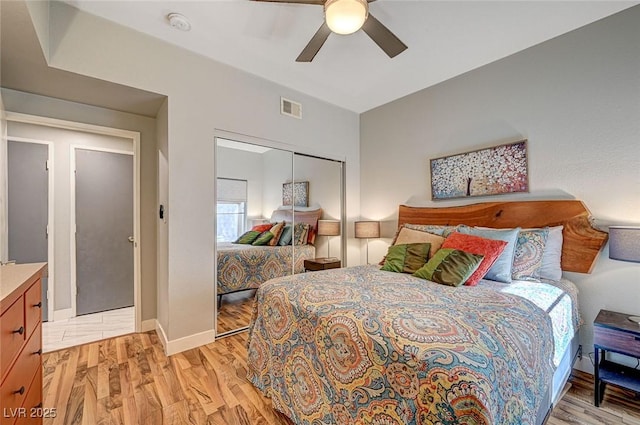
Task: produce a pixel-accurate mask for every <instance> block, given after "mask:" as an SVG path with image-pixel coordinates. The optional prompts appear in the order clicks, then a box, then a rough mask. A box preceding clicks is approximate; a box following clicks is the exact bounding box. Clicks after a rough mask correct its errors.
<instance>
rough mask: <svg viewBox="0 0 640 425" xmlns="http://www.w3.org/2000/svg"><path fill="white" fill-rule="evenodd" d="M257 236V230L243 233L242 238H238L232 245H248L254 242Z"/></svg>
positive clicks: (258, 234) (258, 233)
mask: <svg viewBox="0 0 640 425" xmlns="http://www.w3.org/2000/svg"><path fill="white" fill-rule="evenodd" d="M258 236H260V232H258V231H257V230H249V231H248V232H245V233H243V234H242V236H240V237H239V238H238V239H237V240H236V241H235V242H234V243H241V244H245V245H249V244H251V243H252V242H253V241H255V240H256V239H257V238H258Z"/></svg>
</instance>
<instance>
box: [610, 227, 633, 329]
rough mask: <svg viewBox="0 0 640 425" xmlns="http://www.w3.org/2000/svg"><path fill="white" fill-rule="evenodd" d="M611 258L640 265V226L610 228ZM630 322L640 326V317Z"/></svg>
mask: <svg viewBox="0 0 640 425" xmlns="http://www.w3.org/2000/svg"><path fill="white" fill-rule="evenodd" d="M609 258H611V259H612V260H620V261H630V262H633V263H640V226H609ZM629 320H631V321H632V322H636V323H638V324H640V316H631V317H629Z"/></svg>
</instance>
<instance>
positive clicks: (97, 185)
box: [72, 147, 135, 316]
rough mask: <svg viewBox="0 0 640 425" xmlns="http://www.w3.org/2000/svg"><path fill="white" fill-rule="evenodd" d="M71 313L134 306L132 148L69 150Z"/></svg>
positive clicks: (86, 312)
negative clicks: (71, 167)
mask: <svg viewBox="0 0 640 425" xmlns="http://www.w3.org/2000/svg"><path fill="white" fill-rule="evenodd" d="M73 155H74V160H75V172H74V183H75V190H74V192H73V194H74V195H75V199H74V204H75V205H72V208H75V216H74V218H75V250H74V252H72V255H73V254H75V258H74V260H75V261H74V263H75V283H76V293H75V298H76V315H78V316H79V315H86V314H91V313H98V312H103V311H107V310H115V309H120V308H124V307H131V306H133V305H134V243H135V240H134V237H133V218H134V214H133V208H134V206H133V204H134V194H133V188H134V184H133V183H134V166H133V154H132V153H131V152H117V151H105V150H99V149H95V148H91V149H88V148H80V147H75V148H74V149H73Z"/></svg>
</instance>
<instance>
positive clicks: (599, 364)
mask: <svg viewBox="0 0 640 425" xmlns="http://www.w3.org/2000/svg"><path fill="white" fill-rule="evenodd" d="M629 316H630V315H629V314H623V313H616V312H614V311H608V310H600V313H598V316H597V317H596V320H594V322H593V347H594V352H595V358H594V360H595V370H594V378H595V379H594V385H595V387H594V404H595V405H596V407H598V406H599V405H600V403H601V402H602V399H603V397H604V389H605V385H606V384H613V385H617V386H619V387H624V388H626V389H629V390H632V391H635V392H636V393H640V370H638V369H634V368H631V367H627V366H623V365H620V364H618V363H614V362H612V361H610V360H607V359H606V352H607V351H610V352H613V353H618V354H623V355H625V356H630V357H634V358H636V359H640V325H638V323H636V322H632V321H631V320H629Z"/></svg>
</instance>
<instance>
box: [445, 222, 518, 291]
mask: <svg viewBox="0 0 640 425" xmlns="http://www.w3.org/2000/svg"><path fill="white" fill-rule="evenodd" d="M506 246H507V242H505V241H499V240H495V239H485V238H481V237H479V236H473V235H465V234H463V233H458V232H453V233H452V234H451V235H449V237H448V238H447V239H445V241H444V243H443V244H442V246H441V247H440V248H454V249H459V250H461V251H465V252H468V253H470V254H476V255H482V256H484V258H483V259H482V262H481V263H480V266H478V268H477V269H476V271H475V272H473V274H472V275H471V276H470V277H469V279H467V281H466V282H465V283H464V284H465V285H468V286H474V285H477V284H478V281H480V279H482V278H483V277H484V275H485V274H487V272H488V271H489V269H490V268H491V266H493V263H495V262H496V260H497V259H498V257H499V256H500V254H502V251H504V248H505V247H506Z"/></svg>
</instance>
